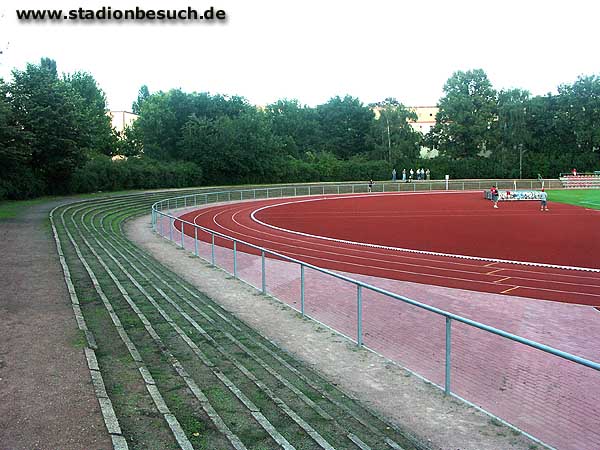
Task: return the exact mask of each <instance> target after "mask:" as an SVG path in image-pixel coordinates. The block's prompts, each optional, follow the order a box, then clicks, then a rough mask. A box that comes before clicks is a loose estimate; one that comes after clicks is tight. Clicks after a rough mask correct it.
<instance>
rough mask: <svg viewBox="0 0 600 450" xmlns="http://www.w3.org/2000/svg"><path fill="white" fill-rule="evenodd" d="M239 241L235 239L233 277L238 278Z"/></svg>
mask: <svg viewBox="0 0 600 450" xmlns="http://www.w3.org/2000/svg"><path fill="white" fill-rule="evenodd" d="M236 244H237V242H236V241H233V278H237V245H236Z"/></svg>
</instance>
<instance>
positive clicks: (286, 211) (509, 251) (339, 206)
mask: <svg viewBox="0 0 600 450" xmlns="http://www.w3.org/2000/svg"><path fill="white" fill-rule="evenodd" d="M549 208H550V211H548V212H541V211H540V210H539V202H536V201H515V202H501V203H500V207H499V208H498V209H493V208H492V204H491V202H490V201H488V200H484V199H483V196H482V193H481V192H454V193H447V192H440V193H418V194H413V193H401V194H398V193H387V194H375V193H372V194H360V195H340V196H321V197H314V196H313V197H303V198H293V199H289V198H288V199H269V200H260V201H251V202H241V203H231V204H225V205H219V206H214V207H208V208H204V209H201V210H197V211H193V212H188V213H186V214H184V215H183V216H182V219H184V220H187V221H190V222H194V223H196V224H198V225H201V226H203V227H206V228H209V229H211V230H214V231H218V232H220V233H224V234H227V235H229V236H232V237H235V238H237V239H240V240H243V241H246V242H250V243H252V244H255V245H258V246H261V247H264V248H267V249H270V250H273V251H277V252H279V253H281V254H284V255H287V256H290V257H293V258H296V259H299V260H302V261H305V262H307V263H310V264H314V265H317V266H319V267H324V268H328V269H332V270H340V271H344V272H352V273H360V274H365V275H371V276H377V277H383V278H391V279H397V280H403V281H411V282H416V283H422V284H431V285H439V286H445V287H452V288H460V289H469V290H474V291H481V292H492V293H496V294H507V295H516V296H522V297H530V298H536V299H545V300H553V301H560V302H565V303H577V304H582V305H589V306H595V307H600V270H599V269H600V211H596V210H588V209H586V208H581V207H576V206H571V205H565V204H559V203H551V204H549ZM176 226H177V228H180V226H178V224H176ZM186 234H189V235H191V236H193V231H192V230H186ZM199 238H202V239H204V240H208V236H206V235H205V236H200V235H199ZM216 243H217V244H218V245H228V246H231V242H230V241H229V243H227V242H226V241H221V240H220V239H217V241H216ZM399 249H404V250H399ZM407 249H411V250H416V251H417V252H415V251H408V250H407ZM238 250H240V251H249V252H252V253H256V252H254V251H252V250H251V249H250V248H243V246H238ZM423 252H435V253H443V254H454V255H464V256H468V257H469V258H457V257H456V256H444V255H438V254H428V253H423ZM477 258H481V259H477ZM490 259H501V260H508V261H513V262H495V261H490ZM514 262H530V263H540V264H545V265H546V266H536V265H524V264H516V263H514ZM547 265H558V266H572V267H582V268H590V269H595V270H587V271H582V270H573V269H567V268H557V267H548V266H547Z"/></svg>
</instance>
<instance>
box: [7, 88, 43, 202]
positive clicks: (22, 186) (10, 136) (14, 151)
mask: <svg viewBox="0 0 600 450" xmlns="http://www.w3.org/2000/svg"><path fill="white" fill-rule="evenodd" d="M10 99H11V97H10V95H9V87H8V85H7V84H5V83H4V81H3V80H2V79H1V78H0V200H2V199H5V198H9V199H18V198H21V197H28V196H30V194H34V193H38V192H35V191H36V189H35V188H34V187H33V186H32V184H35V183H34V182H33V183H32V181H33V180H32V175H31V173H30V163H31V151H30V148H29V141H30V139H31V135H30V134H29V133H27V132H24V131H22V130H21V128H20V127H19V124H18V122H17V119H16V116H15V114H14V111H13V108H12V105H11V103H10ZM25 174H27V175H25ZM28 185H29V186H28Z"/></svg>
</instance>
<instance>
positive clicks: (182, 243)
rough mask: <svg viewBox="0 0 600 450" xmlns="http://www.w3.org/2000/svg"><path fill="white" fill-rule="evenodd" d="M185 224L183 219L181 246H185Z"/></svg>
mask: <svg viewBox="0 0 600 450" xmlns="http://www.w3.org/2000/svg"><path fill="white" fill-rule="evenodd" d="M184 225H185V224H184V223H183V221H181V248H185V241H184V238H185V235H184V232H183V227H184Z"/></svg>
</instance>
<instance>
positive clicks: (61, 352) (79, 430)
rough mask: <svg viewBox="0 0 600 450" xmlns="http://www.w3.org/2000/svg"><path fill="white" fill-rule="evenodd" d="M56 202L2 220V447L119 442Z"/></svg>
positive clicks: (95, 446) (94, 445)
mask: <svg viewBox="0 0 600 450" xmlns="http://www.w3.org/2000/svg"><path fill="white" fill-rule="evenodd" d="M54 206H55V205H52V204H50V203H46V204H43V205H36V206H33V207H31V208H29V209H27V210H26V211H24V212H23V213H22V214H21V216H20V217H18V218H16V219H8V220H2V221H0V255H2V258H1V259H0V449H11V450H16V449H62V450H68V449H108V448H112V444H111V441H110V438H109V435H108V433H107V431H106V427H105V425H104V422H103V420H102V416H101V414H100V408H99V406H98V400H97V399H96V397H95V395H94V390H93V388H92V384H91V381H90V372H89V370H88V368H87V365H86V360H85V356H84V351H83V347H84V342H85V341H84V340H83V339H82V337H81V335H80V333H79V331H78V329H77V324H76V322H75V317H74V315H73V310H72V309H71V304H70V300H69V294H68V291H67V289H66V286H65V281H64V279H63V274H62V270H61V267H60V263H59V259H58V255H57V252H56V247H55V244H54V241H53V239H52V235H51V232H50V226H49V221H48V213H49V211H50V209H51V208H52V207H54Z"/></svg>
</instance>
